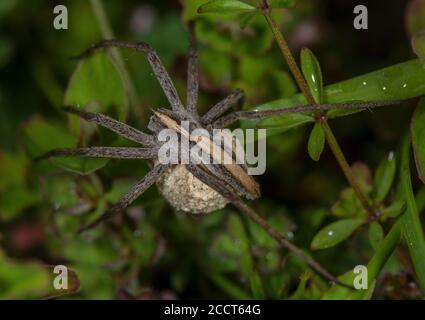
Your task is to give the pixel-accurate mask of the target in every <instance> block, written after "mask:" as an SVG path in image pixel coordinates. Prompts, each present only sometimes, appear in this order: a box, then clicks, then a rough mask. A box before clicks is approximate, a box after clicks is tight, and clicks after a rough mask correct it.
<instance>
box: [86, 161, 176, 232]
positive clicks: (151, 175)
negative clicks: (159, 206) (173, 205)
mask: <svg viewBox="0 0 425 320" xmlns="http://www.w3.org/2000/svg"><path fill="white" fill-rule="evenodd" d="M169 166H170V165H163V164H158V165H156V166H154V167H153V168H152V169H151V171H149V172H148V173H147V174H146V175H145V176H144V177H143V179H142V180H140V181H139V182H138V183H136V184H135V185H134V186H133V187H131V189H130V190H129V191H128V192H127V193H126V194H125V195H124V196H123V197H122V198H121V199H120V200H119V201H118V202H117V203H116V204H115V205H113V206H112V207H110V208H109V209H108V210H106V212H105V213H104V214H102V215H101V216H100V217H99V218H97V219H96V220H95V221H93V222H92V223H90V224H88V225H86V226H84V227H82V228H81V229H80V230H79V231H78V232H79V233H82V232H84V231H87V230H89V229H92V228H94V227H96V226H97V225H98V224H100V223H101V222H103V221H105V220H107V219H109V218H111V217H112V216H113V215H115V214H117V213H119V212H121V211H122V210H124V209H125V208H127V207H128V206H129V205H130V204H131V203H132V202H133V201H134V200H136V199H137V198H138V197H140V196H141V195H142V194H143V193H144V192H145V191H146V190H147V189H148V188H149V187H150V186H152V185H153V184H154V183H155V182H156V181H157V180H158V179H159V178H160V177H161V176H162V174H163V173H164V172H165V170H166V169H168V167H169Z"/></svg>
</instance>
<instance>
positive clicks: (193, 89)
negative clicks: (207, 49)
mask: <svg viewBox="0 0 425 320" xmlns="http://www.w3.org/2000/svg"><path fill="white" fill-rule="evenodd" d="M198 69H199V66H198V44H197V42H196V38H195V34H194V29H193V24H192V23H191V24H189V58H188V61H187V110H188V111H189V112H190V113H191V114H194V115H195V114H196V115H197V110H196V107H197V104H198V90H199V70H198Z"/></svg>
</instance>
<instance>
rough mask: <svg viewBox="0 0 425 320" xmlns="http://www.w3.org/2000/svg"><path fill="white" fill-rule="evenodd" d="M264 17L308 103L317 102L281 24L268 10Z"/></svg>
mask: <svg viewBox="0 0 425 320" xmlns="http://www.w3.org/2000/svg"><path fill="white" fill-rule="evenodd" d="M264 17H265V18H266V20H267V23H268V24H269V26H270V29H271V30H272V32H273V35H274V38H275V40H276V42H277V44H278V45H279V48H280V51H281V52H282V54H283V56H284V57H285V59H286V62H287V63H288V66H289V69H290V70H291V72H292V74H293V75H294V78H295V81H296V82H297V84H298V87H299V88H300V90H301V91H302V93H303V94H304V96H305V97H306V99H307V102H308V103H310V104H316V100H315V99H314V97H313V95H312V94H311V91H310V89H309V87H308V85H307V82H306V81H305V79H304V77H303V75H302V73H301V71H300V69H299V68H298V65H297V63H296V62H295V59H294V56H293V55H292V53H291V49H289V46H288V44H287V43H286V41H285V38H284V37H283V35H282V33H281V32H280V29H279V26H278V25H277V23H276V21H275V20H274V19H273V17H272V16H271V14H270V13H268V12H267V13H265V14H264Z"/></svg>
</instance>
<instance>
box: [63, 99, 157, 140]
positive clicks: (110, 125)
mask: <svg viewBox="0 0 425 320" xmlns="http://www.w3.org/2000/svg"><path fill="white" fill-rule="evenodd" d="M63 110H65V111H66V112H69V113H72V114H75V115H77V116H79V117H81V118H83V119H84V120H86V121H88V122H93V123H96V124H98V125H101V126H102V127H105V128H107V129H109V130H111V131H114V132H116V133H118V134H119V135H121V136H123V137H124V138H127V139H129V140H131V141H134V142H137V143H140V144H142V145H146V146H152V145H153V144H154V138H153V137H152V136H151V135H149V134H146V133H144V132H142V131H140V130H137V129H135V128H133V127H130V126H129V125H127V124H125V123H122V122H119V121H117V120H115V119H112V118H110V117H108V116H105V115H103V114H100V113H92V112H87V111H84V110H82V109H81V108H75V107H64V108H63Z"/></svg>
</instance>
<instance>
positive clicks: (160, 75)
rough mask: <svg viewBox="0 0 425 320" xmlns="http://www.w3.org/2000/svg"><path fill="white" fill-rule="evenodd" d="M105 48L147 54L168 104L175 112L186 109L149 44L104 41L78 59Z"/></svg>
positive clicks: (78, 57)
mask: <svg viewBox="0 0 425 320" xmlns="http://www.w3.org/2000/svg"><path fill="white" fill-rule="evenodd" d="M105 48H124V49H131V50H135V51H137V52H143V53H145V54H146V55H147V59H148V62H149V64H150V65H151V67H152V70H153V72H154V74H155V76H156V78H157V79H158V82H159V84H160V85H161V88H162V90H163V91H164V94H165V95H166V97H167V99H168V102H169V103H170V105H171V108H172V109H173V110H174V111H180V112H182V111H183V109H184V107H183V104H182V102H181V100H180V98H179V96H178V94H177V90H176V88H175V87H174V84H173V82H172V81H171V78H170V75H169V74H168V72H167V70H166V69H165V67H164V65H163V64H162V62H161V60H160V58H159V56H158V54H157V53H156V51H155V49H153V48H152V47H151V46H150V45H149V44H147V43H145V42H138V43H130V42H125V41H119V40H103V41H101V42H99V43H97V44H95V45H93V46H92V47H91V48H89V49H87V50H86V51H84V52H83V53H81V54H80V55H78V56H77V57H76V58H77V59H83V58H86V57H88V56H89V55H91V54H92V53H93V52H95V51H97V50H99V49H105Z"/></svg>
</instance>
